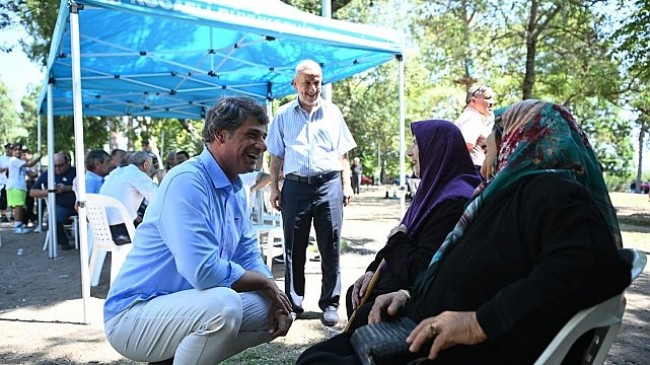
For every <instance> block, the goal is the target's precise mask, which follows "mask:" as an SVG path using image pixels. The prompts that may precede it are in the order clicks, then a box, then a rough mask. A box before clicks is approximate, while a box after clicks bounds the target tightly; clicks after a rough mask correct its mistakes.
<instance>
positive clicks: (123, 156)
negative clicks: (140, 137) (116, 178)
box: [111, 148, 129, 172]
mask: <svg viewBox="0 0 650 365" xmlns="http://www.w3.org/2000/svg"><path fill="white" fill-rule="evenodd" d="M128 164H129V153H128V152H126V151H125V150H122V149H119V148H116V149H114V150H112V151H111V165H112V166H113V168H112V169H111V172H113V170H115V169H117V168H119V167H124V166H127V165H128Z"/></svg>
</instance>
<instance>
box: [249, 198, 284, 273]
mask: <svg viewBox="0 0 650 365" xmlns="http://www.w3.org/2000/svg"><path fill="white" fill-rule="evenodd" d="M256 193H257V194H256V197H255V204H254V207H253V210H252V213H251V220H252V221H253V228H254V229H255V232H257V242H258V244H259V245H260V247H262V238H263V236H264V235H266V265H267V266H268V267H269V269H272V268H273V246H274V245H275V242H276V240H277V241H279V245H280V246H281V247H284V230H283V229H282V216H281V215H280V212H278V211H276V210H274V209H273V208H271V207H269V206H268V205H267V202H269V200H270V199H271V198H270V195H271V189H270V188H269V187H268V186H267V187H265V188H264V189H261V190H258V191H257V192H256Z"/></svg>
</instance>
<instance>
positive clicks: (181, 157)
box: [176, 151, 190, 165]
mask: <svg viewBox="0 0 650 365" xmlns="http://www.w3.org/2000/svg"><path fill="white" fill-rule="evenodd" d="M189 159H190V154H189V153H187V151H178V152H176V164H177V165H180V164H182V163H183V162H185V161H187V160H189Z"/></svg>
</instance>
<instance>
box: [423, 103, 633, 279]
mask: <svg viewBox="0 0 650 365" xmlns="http://www.w3.org/2000/svg"><path fill="white" fill-rule="evenodd" d="M494 114H495V122H494V129H493V132H492V133H493V136H494V139H495V142H496V146H497V150H498V155H497V156H496V159H495V160H494V166H492V167H493V171H494V173H493V174H492V175H493V176H488V177H487V179H486V180H485V181H484V182H483V183H481V185H479V187H478V188H477V189H476V192H475V194H474V199H473V200H472V202H471V203H470V204H469V205H468V207H467V208H466V209H465V212H463V215H462V217H461V218H460V220H459V221H458V223H457V224H456V226H455V227H454V229H453V230H452V232H451V233H449V235H448V236H447V237H446V238H445V241H444V242H443V244H442V246H441V247H440V249H439V250H438V251H437V252H436V253H435V255H434V256H433V258H432V260H431V264H430V265H429V269H428V270H427V276H426V278H425V280H423V282H421V285H420V286H419V289H423V288H426V287H427V286H428V284H427V283H428V282H430V281H431V279H432V278H433V276H434V274H435V271H436V267H437V266H438V265H436V262H437V261H439V260H440V259H441V258H442V257H443V255H444V253H445V251H446V250H448V249H449V247H451V246H453V245H454V244H455V243H456V242H458V240H459V239H460V237H462V235H463V234H464V233H465V230H466V229H467V227H468V226H469V225H470V224H471V222H472V221H473V220H474V217H476V214H477V212H478V211H479V210H480V209H481V206H482V202H483V201H485V200H486V199H490V197H492V196H494V195H495V194H497V193H498V192H500V191H503V190H504V189H506V188H508V187H509V186H511V185H513V184H514V183H516V182H517V181H519V180H520V179H522V178H524V177H526V176H530V175H536V174H549V173H554V174H561V175H564V176H567V177H569V178H572V179H574V180H575V181H577V182H579V183H580V184H582V185H583V186H584V187H585V188H586V189H587V190H588V191H589V193H590V195H591V197H592V198H593V199H594V201H595V202H596V205H597V206H598V208H599V209H600V211H601V213H602V214H603V217H604V218H605V220H606V221H607V224H608V227H609V231H610V233H611V235H612V237H613V239H614V242H615V244H616V246H617V247H622V240H621V232H620V228H619V225H618V220H617V218H616V211H615V209H614V207H613V206H612V202H611V200H610V198H609V193H608V191H607V186H606V185H605V180H604V179H603V175H602V169H601V167H600V164H599V163H598V160H597V159H596V156H595V155H594V152H593V149H592V148H591V145H590V144H589V141H588V140H587V137H586V135H585V133H584V132H583V131H582V129H580V127H579V126H578V124H577V123H576V121H575V119H574V118H573V116H572V115H571V113H569V111H568V110H566V109H565V108H564V107H562V106H560V105H557V104H553V103H548V102H543V101H539V100H534V99H529V100H524V101H521V102H519V103H516V104H514V105H513V106H511V107H504V108H501V109H499V110H497V111H495V113H494ZM488 138H492V136H490V137H488Z"/></svg>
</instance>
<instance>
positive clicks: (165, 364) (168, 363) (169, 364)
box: [147, 357, 174, 365]
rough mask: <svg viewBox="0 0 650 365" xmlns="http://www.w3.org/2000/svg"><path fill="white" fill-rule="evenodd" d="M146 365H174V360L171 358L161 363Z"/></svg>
mask: <svg viewBox="0 0 650 365" xmlns="http://www.w3.org/2000/svg"><path fill="white" fill-rule="evenodd" d="M147 364H149V365H173V364H174V358H173V357H172V358H171V359H167V360H163V361H154V362H149V363H147Z"/></svg>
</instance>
